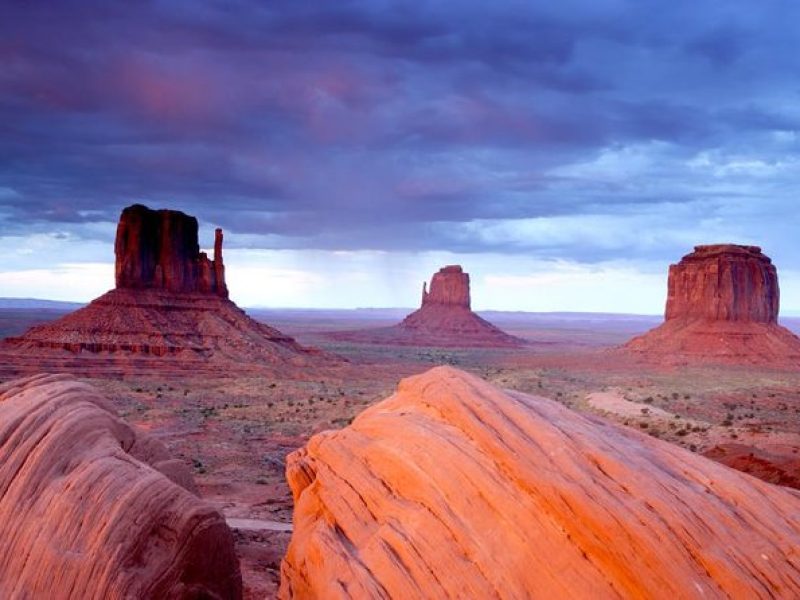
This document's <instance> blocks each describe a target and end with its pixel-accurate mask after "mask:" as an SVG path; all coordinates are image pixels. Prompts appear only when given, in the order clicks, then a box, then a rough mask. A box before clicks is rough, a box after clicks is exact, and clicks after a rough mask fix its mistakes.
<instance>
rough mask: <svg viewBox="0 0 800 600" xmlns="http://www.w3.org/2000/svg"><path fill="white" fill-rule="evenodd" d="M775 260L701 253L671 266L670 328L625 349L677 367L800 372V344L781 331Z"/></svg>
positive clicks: (728, 249)
mask: <svg viewBox="0 0 800 600" xmlns="http://www.w3.org/2000/svg"><path fill="white" fill-rule="evenodd" d="M779 303H780V293H779V289H778V273H777V270H776V269H775V266H774V265H773V264H772V261H771V260H770V259H769V258H768V257H767V256H765V255H764V254H762V252H761V249H760V248H758V247H756V246H737V245H734V244H719V245H711V246H697V247H695V249H694V252H692V253H691V254H688V255H686V256H684V257H683V259H681V261H680V262H679V263H678V264H676V265H672V266H670V269H669V283H668V295H667V309H666V319H665V322H664V324H662V325H661V326H659V327H657V328H655V329H653V330H651V331H649V332H647V333H646V334H644V335H642V336H639V337H636V338H634V339H632V340H631V341H630V342H628V343H627V344H626V345H625V346H623V349H624V350H625V351H627V352H631V353H634V354H637V355H639V356H641V357H643V358H645V359H655V360H657V361H660V362H669V363H686V364H689V363H697V362H725V363H736V364H740V363H741V364H771V365H776V366H778V365H780V366H800V338H798V337H797V336H796V335H794V334H793V333H791V332H790V331H789V330H788V329H786V328H784V327H781V326H780V325H778V308H779Z"/></svg>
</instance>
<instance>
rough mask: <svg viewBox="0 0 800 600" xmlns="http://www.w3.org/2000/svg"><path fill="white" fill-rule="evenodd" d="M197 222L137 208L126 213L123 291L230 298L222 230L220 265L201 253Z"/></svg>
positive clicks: (120, 265) (121, 228)
mask: <svg viewBox="0 0 800 600" xmlns="http://www.w3.org/2000/svg"><path fill="white" fill-rule="evenodd" d="M197 229H198V226H197V219H195V218H194V217H192V216H189V215H187V214H184V213H182V212H179V211H175V210H151V209H149V208H147V207H146V206H142V205H141V204H134V205H133V206H129V207H127V208H126V209H124V210H123V211H122V215H121V216H120V220H119V225H118V226H117V238H116V242H115V245H114V252H115V254H116V284H117V288H128V289H142V288H155V289H164V290H169V291H171V292H202V293H210V294H216V295H218V296H222V297H227V296H228V288H227V286H226V284H225V267H224V265H223V262H222V230H220V229H218V230H217V231H216V238H215V241H214V259H213V260H209V258H208V257H207V256H206V254H205V253H204V252H200V247H199V244H198V238H197Z"/></svg>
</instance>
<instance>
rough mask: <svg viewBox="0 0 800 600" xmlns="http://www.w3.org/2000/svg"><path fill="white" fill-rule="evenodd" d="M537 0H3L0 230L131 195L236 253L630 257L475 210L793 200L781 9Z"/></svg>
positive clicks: (793, 18) (638, 209)
mask: <svg viewBox="0 0 800 600" xmlns="http://www.w3.org/2000/svg"><path fill="white" fill-rule="evenodd" d="M531 4H532V3H529V2H509V3H494V4H487V3H485V2H454V1H450V2H430V3H419V2H414V3H410V2H409V3H406V2H381V1H376V2H365V1H362V2H326V1H319V2H289V1H278V2H261V1H256V0H251V1H244V0H242V1H239V2H205V3H199V2H189V1H184V2H147V1H138V2H107V1H103V2H99V1H97V2H82V3H66V2H49V3H48V2H36V3H24V2H6V3H4V4H3V6H2V8H0V64H2V69H0V227H1V228H2V231H3V232H22V231H33V230H46V228H48V227H62V228H69V226H70V224H81V223H91V222H97V221H113V220H115V219H116V216H117V214H118V212H119V210H120V209H121V207H122V206H124V205H126V204H128V203H131V202H133V201H145V202H148V203H150V204H153V205H158V206H173V207H176V208H180V209H183V210H187V211H189V212H192V213H194V214H197V215H198V216H199V217H201V219H203V220H204V221H211V222H213V223H215V224H219V225H222V226H223V227H226V228H227V229H228V230H229V232H230V233H231V234H233V235H230V236H229V238H228V239H229V240H230V243H231V245H234V246H235V245H237V241H236V240H237V238H236V235H235V234H237V233H239V234H241V238H240V239H241V240H246V241H241V242H239V244H247V245H251V246H271V247H310V248H334V249H363V248H370V249H401V248H402V249H450V250H457V251H461V252H467V251H480V250H492V251H500V252H520V251H524V252H537V251H540V252H541V253H543V254H547V255H553V256H555V255H561V256H566V257H573V258H580V259H585V260H590V259H591V258H592V257H600V256H603V257H607V256H608V255H609V253H611V254H613V252H620V253H623V252H624V251H625V248H618V247H616V246H613V247H612V246H609V247H610V248H611V250H609V249H608V248H604V249H603V248H594V249H593V247H592V245H591V242H587V241H586V240H585V239H575V240H573V241H570V240H569V239H562V238H554V240H555V241H552V240H551V241H542V242H541V243H540V242H538V241H537V240H536V239H530V240H528V242H526V243H521V242H520V241H519V240H511V239H509V240H508V241H507V242H506V241H504V239H503V237H502V236H499V237H494V238H491V239H490V238H488V237H487V236H483V235H480V231H479V228H478V225H479V224H480V223H483V222H485V223H487V224H488V225H487V226H489V225H492V224H495V223H496V222H498V221H503V220H509V221H513V220H520V222H521V223H524V222H525V220H528V221H529V220H531V219H536V218H553V219H562V218H565V217H573V216H580V215H585V216H586V218H588V219H591V218H597V219H598V223H601V222H605V221H603V219H604V218H606V217H614V216H623V217H626V218H628V219H629V226H630V227H636V226H637V223H639V224H641V226H642V227H644V226H650V227H663V228H672V227H676V226H679V224H680V222H681V221H680V220H681V219H683V218H685V214H686V212H687V209H681V208H680V207H681V206H688V207H695V208H694V209H691V210H701V211H702V210H703V208H702V207H705V206H708V205H709V203H715V202H719V203H720V204H719V206H721V208H720V209H719V215H720V216H719V219H720V220H721V221H724V220H725V219H726V218H729V217H728V216H727V215H729V213H731V211H733V213H736V211H735V210H734V209H736V207H737V206H740V205H741V204H742V202H755V203H757V202H759V201H761V200H763V198H764V195H765V194H770V195H771V197H770V199H771V201H772V204H771V205H772V206H773V210H774V211H775V212H776V214H779V213H781V212H785V210H787V209H789V208H792V207H793V204H792V203H793V202H795V201H796V191H797V187H798V186H797V175H796V174H795V173H796V171H794V170H792V169H789V168H783V167H782V165H787V164H788V165H790V164H792V161H796V160H798V153H799V152H800V148H799V147H798V127H799V126H800V124H799V122H800V113H798V111H797V108H796V107H797V106H798V102H797V100H798V94H799V93H800V85H798V83H797V79H796V77H795V76H796V74H797V73H798V72H799V71H798V68H799V67H800V52H798V50H799V49H800V47H799V44H798V37H797V33H796V27H795V26H794V23H796V22H798V18H800V9H798V6H797V4H796V3H794V2H790V1H785V2H770V3H752V2H706V3H692V2H688V1H687V2H675V3H671V4H670V5H669V6H667V5H666V4H665V3H662V2H649V1H639V2H627V1H622V0H618V1H615V2H607V3H596V2H589V1H588V0H585V1H578V0H565V1H564V2H559V3H557V4H553V5H551V6H547V7H533V6H531ZM601 4H602V6H600V5H601ZM760 165H772V167H773V172H772V174H771V179H770V180H769V182H766V183H765V180H764V170H765V168H766V167H763V166H760ZM748 169H749V170H748ZM731 183H736V185H737V186H738V187H737V188H736V190H733V189H732V188H731V185H729V184H731ZM656 184H657V186H658V187H657V188H656V187H655V186H656ZM775 195H777V197H775ZM726 202H727V203H728V204H729V205H730V206H731V207H733V208H732V209H731V210H726V206H728V205H727V204H726ZM715 206H716V204H715ZM676 207H678V208H676ZM654 211H661V212H660V214H661V215H662V217H661V218H660V219H659V220H658V221H657V222H653V221H652V220H651V219H650V215H652V214H653V212H654ZM733 213H731V214H733ZM736 214H738V213H736ZM731 218H732V217H731ZM476 224H477V225H476ZM512 229H513V228H512ZM523 229H524V228H523ZM75 231H81V230H80V229H75ZM576 231H578V233H577V234H576V235H580V234H579V229H578V230H576ZM587 243H588V245H587ZM647 251H648V252H651V253H657V252H665V253H669V254H670V255H674V250H673V249H671V248H663V247H658V245H657V244H655V245H654V246H653V249H650V250H647Z"/></svg>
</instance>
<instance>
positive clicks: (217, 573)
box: [0, 375, 242, 600]
mask: <svg viewBox="0 0 800 600" xmlns="http://www.w3.org/2000/svg"><path fill="white" fill-rule="evenodd" d="M193 490H194V483H193V481H192V476H191V474H190V472H189V470H188V468H187V467H186V466H185V465H184V464H183V462H182V461H177V460H173V459H172V458H171V457H170V456H169V454H168V453H167V450H166V448H165V447H164V446H163V445H162V444H161V443H160V442H159V441H157V440H155V439H154V438H151V437H149V436H147V435H144V434H142V433H140V432H138V431H136V430H134V429H132V428H131V427H130V426H128V425H127V424H126V423H124V422H123V421H122V420H120V419H119V418H117V416H116V415H114V414H113V412H112V410H111V409H110V408H109V407H108V405H107V403H106V400H105V399H104V398H103V397H102V396H100V395H99V394H98V392H97V391H96V390H95V389H94V388H92V387H91V386H89V385H86V384H82V383H78V382H77V381H75V380H73V379H71V378H70V377H68V376H63V375H62V376H37V377H32V378H29V379H26V380H17V381H12V382H9V383H7V384H4V385H2V386H0V597H2V598H65V599H67V598H75V599H76V600H77V599H85V598H90V599H92V598H96V599H100V598H111V599H117V598H119V599H122V598H216V599H228V598H230V599H237V598H240V597H241V594H242V582H241V576H240V573H239V561H238V559H237V557H236V554H235V552H234V542H233V535H232V534H231V531H230V530H229V529H228V526H227V525H226V524H225V521H224V519H223V518H222V516H221V515H220V514H219V513H218V512H217V511H216V509H214V508H213V507H212V506H211V505H209V504H207V503H205V502H203V501H202V500H200V499H199V498H198V497H197V496H196V495H195V494H194V493H193Z"/></svg>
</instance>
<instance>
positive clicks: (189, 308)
mask: <svg viewBox="0 0 800 600" xmlns="http://www.w3.org/2000/svg"><path fill="white" fill-rule="evenodd" d="M222 241H223V236H222V231H221V230H217V234H216V238H215V242H214V259H213V260H209V259H208V258H207V256H206V255H205V253H202V252H200V251H199V246H198V240H197V220H196V219H195V218H194V217H191V216H188V215H185V214H184V213H181V212H177V211H171V210H158V211H155V210H150V209H148V208H147V207H144V206H141V205H134V206H130V207H128V208H126V209H124V210H123V211H122V215H121V216H120V221H119V225H118V227H117V238H116V243H115V253H116V283H117V287H116V289H113V290H111V291H109V292H107V293H106V294H104V295H102V296H100V297H99V298H97V299H96V300H94V301H93V302H91V303H90V304H89V305H88V306H86V307H84V308H82V309H80V310H77V311H75V312H74V313H71V314H69V315H67V316H65V317H63V318H61V319H58V320H56V321H53V322H51V323H46V324H44V325H40V326H36V327H33V328H31V329H30V330H29V331H27V332H26V333H25V334H24V335H22V336H19V337H14V338H8V339H7V340H5V342H4V343H3V344H2V345H0V359H2V360H3V362H4V364H5V368H0V371H3V370H7V369H12V370H13V369H16V371H15V372H18V373H24V372H29V371H30V367H31V365H30V364H29V363H28V362H26V357H29V356H30V355H32V354H33V355H35V356H36V358H37V360H39V361H43V362H44V363H45V364H46V365H47V367H46V368H48V369H52V370H64V368H66V367H68V370H69V371H70V372H75V373H77V372H84V371H85V370H87V369H88V370H99V369H101V368H104V367H105V366H108V368H110V369H113V368H125V367H127V366H133V367H136V368H138V367H139V366H142V365H138V364H134V362H135V360H138V359H140V358H159V357H172V358H176V359H181V360H180V361H171V363H170V364H171V365H173V366H174V367H175V368H182V366H185V367H186V368H187V369H189V370H197V369H201V370H202V369H203V365H204V364H205V363H207V362H208V361H209V360H213V361H214V362H217V363H218V362H223V363H226V364H228V365H229V366H231V367H237V368H239V367H241V366H243V365H255V364H266V365H273V366H274V365H280V364H293V365H297V366H303V365H305V364H308V363H309V361H312V362H315V363H319V362H320V361H324V362H329V363H332V362H335V360H334V359H333V358H332V357H329V356H325V355H323V353H321V352H320V351H318V350H315V349H311V348H305V347H303V346H301V345H300V344H298V343H297V342H296V341H295V340H294V339H293V338H291V337H290V336H287V335H284V334H282V333H281V332H280V331H278V330H277V329H274V328H272V327H269V326H268V325H264V324H262V323H259V322H257V321H255V320H254V319H251V318H250V317H248V316H247V315H246V314H245V313H244V311H242V310H241V309H239V308H238V307H237V306H236V305H235V304H234V303H233V302H231V301H230V300H229V299H228V288H227V286H226V283H225V269H224V265H223V262H222ZM20 351H21V353H20ZM14 352H16V356H15V355H14ZM53 352H56V353H59V352H60V353H61V357H60V360H59V357H58V356H56V355H53ZM70 354H71V355H82V356H84V357H85V356H87V355H90V356H91V355H94V357H95V358H101V357H102V358H105V359H110V360H111V361H112V362H114V363H119V364H118V365H105V366H104V365H101V364H100V362H102V361H93V363H91V362H87V361H84V362H83V363H80V364H75V363H74V362H73V361H72V360H71V359H70V357H69V355H70ZM130 359H135V360H133V361H132V360H130ZM106 362H108V360H106ZM181 363H185V365H182V364H181ZM37 364H38V363H37ZM37 364H34V365H33V367H32V368H33V370H36V371H39V370H41V369H42V367H41V366H37ZM151 366H152V365H145V366H144V368H145V370H147V369H149V368H150V367H151ZM168 366H169V365H165V364H163V361H162V364H161V365H160V366H159V367H158V368H161V367H168ZM76 367H77V368H76ZM82 367H86V368H85V369H83V370H81V368H82Z"/></svg>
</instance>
